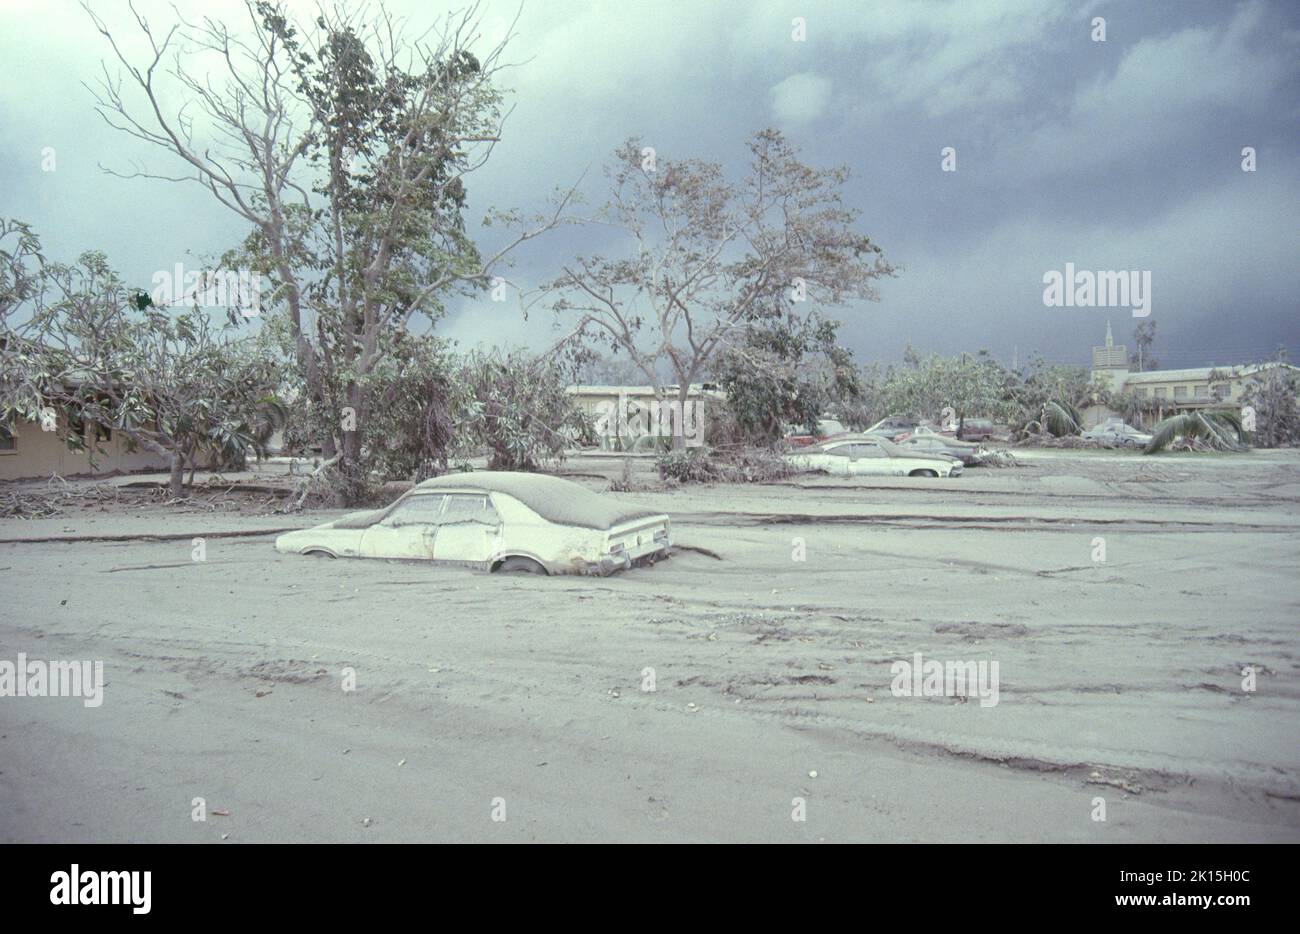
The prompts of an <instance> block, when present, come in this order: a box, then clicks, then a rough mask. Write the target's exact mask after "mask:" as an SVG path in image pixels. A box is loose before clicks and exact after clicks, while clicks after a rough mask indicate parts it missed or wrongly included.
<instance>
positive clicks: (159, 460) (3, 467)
mask: <svg viewBox="0 0 1300 934" xmlns="http://www.w3.org/2000/svg"><path fill="white" fill-rule="evenodd" d="M51 414H52V415H54V420H53V421H51V422H49V423H47V425H46V426H42V425H41V423H40V422H28V421H20V422H18V423H17V424H16V425H9V426H6V425H0V480H26V479H36V478H40V477H49V476H51V475H54V474H57V475H59V476H60V477H71V476H77V475H83V474H112V473H132V472H134V471H138V470H166V469H167V468H168V462H167V458H165V457H163V456H162V455H161V454H155V453H153V452H152V451H146V450H144V449H143V448H138V449H136V450H134V451H130V450H127V443H126V438H125V437H123V436H122V435H121V434H119V433H118V432H115V431H112V430H111V429H109V428H105V427H104V426H102V425H96V424H94V423H93V422H80V421H74V422H71V423H70V422H69V420H68V417H67V415H66V414H65V413H63V412H53V413H51ZM44 428H48V429H49V430H44ZM69 432H74V433H76V434H78V435H80V436H81V437H82V438H84V439H85V441H86V446H87V448H94V449H96V450H94V454H93V459H94V463H93V464H92V463H91V460H92V454H91V452H90V451H89V450H85V451H73V450H71V449H69V447H68V443H67V436H68V433H69Z"/></svg>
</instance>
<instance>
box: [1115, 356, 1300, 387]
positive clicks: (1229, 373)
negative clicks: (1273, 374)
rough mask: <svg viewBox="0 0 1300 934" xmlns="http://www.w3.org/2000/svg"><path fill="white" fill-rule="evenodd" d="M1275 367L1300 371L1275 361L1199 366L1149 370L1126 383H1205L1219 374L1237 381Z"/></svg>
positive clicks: (1133, 375)
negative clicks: (1213, 375) (1242, 364)
mask: <svg viewBox="0 0 1300 934" xmlns="http://www.w3.org/2000/svg"><path fill="white" fill-rule="evenodd" d="M1275 366H1286V367H1290V368H1291V369H1293V370H1295V369H1300V367H1295V366H1292V365H1291V364H1289V363H1279V362H1278V361H1276V360H1273V361H1270V362H1268V363H1251V364H1249V365H1247V366H1198V367H1192V368H1190V369H1186V370H1147V371H1146V372H1144V373H1129V375H1128V378H1127V379H1126V380H1125V383H1192V382H1202V383H1204V382H1208V381H1209V378H1210V374H1211V373H1219V374H1221V375H1222V376H1223V377H1224V378H1227V379H1237V378H1240V377H1244V376H1252V375H1254V374H1255V373H1259V372H1262V371H1263V370H1267V369H1271V368H1272V367H1275Z"/></svg>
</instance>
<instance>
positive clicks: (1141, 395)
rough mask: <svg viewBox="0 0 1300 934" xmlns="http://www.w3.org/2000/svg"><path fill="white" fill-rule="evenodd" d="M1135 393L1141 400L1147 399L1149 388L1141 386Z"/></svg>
mask: <svg viewBox="0 0 1300 934" xmlns="http://www.w3.org/2000/svg"><path fill="white" fill-rule="evenodd" d="M1133 392H1134V394H1135V395H1136V396H1137V397H1138V398H1139V399H1145V398H1146V397H1147V388H1146V387H1145V386H1139V387H1138V388H1137V389H1135V390H1133Z"/></svg>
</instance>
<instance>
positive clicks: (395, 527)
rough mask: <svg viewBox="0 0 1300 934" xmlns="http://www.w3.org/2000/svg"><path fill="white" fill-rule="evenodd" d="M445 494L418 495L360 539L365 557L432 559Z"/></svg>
mask: <svg viewBox="0 0 1300 934" xmlns="http://www.w3.org/2000/svg"><path fill="white" fill-rule="evenodd" d="M446 499H447V496H446V494H445V493H416V494H413V495H411V496H408V497H406V499H404V500H402V501H401V502H400V503H398V504H397V506H395V507H394V508H393V510H392V512H390V513H389V514H388V515H386V516H384V518H383V519H381V520H380V521H379V522H377V523H375V524H374V525H372V526H371V527H370V528H368V529H366V531H365V534H363V535H362V536H361V556H362V557H364V558H425V559H428V558H432V557H433V556H434V540H435V539H436V538H437V535H438V528H439V526H438V518H439V516H441V514H442V509H443V504H444V503H445V501H446Z"/></svg>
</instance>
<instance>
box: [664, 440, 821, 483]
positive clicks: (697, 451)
mask: <svg viewBox="0 0 1300 934" xmlns="http://www.w3.org/2000/svg"><path fill="white" fill-rule="evenodd" d="M795 472H796V471H795V469H794V468H793V467H792V466H791V465H790V464H789V462H787V461H786V460H785V458H784V457H782V456H781V454H780V453H779V452H777V451H774V450H772V449H771V448H757V447H741V448H732V449H727V450H716V449H714V448H708V447H696V448H685V449H683V450H678V451H672V452H670V453H668V454H665V455H664V456H663V457H661V458H659V476H660V477H661V478H663V479H664V480H669V481H675V482H677V483H771V482H773V481H776V480H784V479H785V478H787V477H789V476H792V475H793V474H794V473H795Z"/></svg>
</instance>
